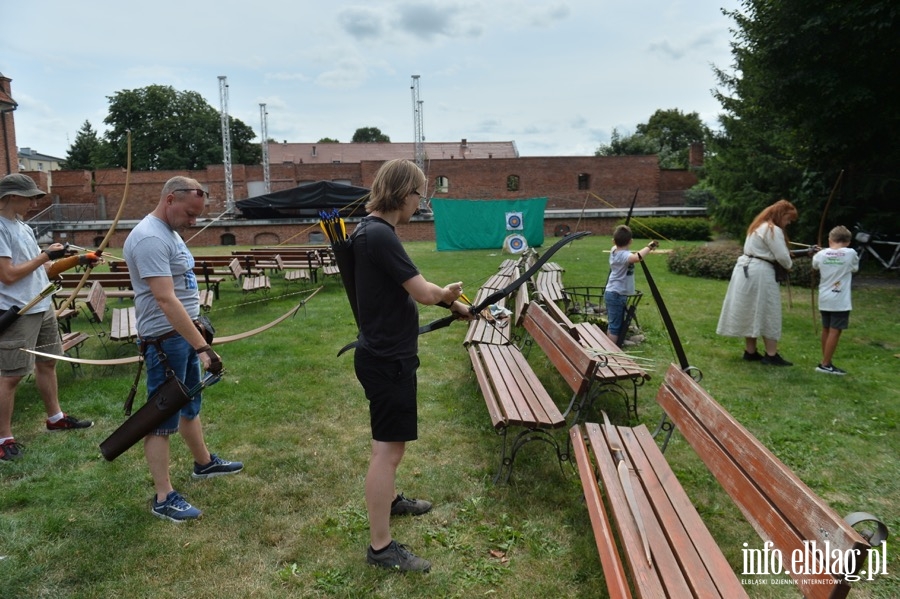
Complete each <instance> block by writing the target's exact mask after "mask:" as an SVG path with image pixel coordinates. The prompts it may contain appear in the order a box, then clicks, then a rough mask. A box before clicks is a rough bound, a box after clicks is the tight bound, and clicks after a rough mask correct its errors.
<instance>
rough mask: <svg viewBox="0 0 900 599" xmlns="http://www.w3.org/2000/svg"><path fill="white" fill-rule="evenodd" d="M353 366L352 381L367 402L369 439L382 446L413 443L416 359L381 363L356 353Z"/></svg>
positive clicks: (416, 434)
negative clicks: (364, 394) (369, 426)
mask: <svg viewBox="0 0 900 599" xmlns="http://www.w3.org/2000/svg"><path fill="white" fill-rule="evenodd" d="M353 365H354V368H355V370H356V378H357V379H359V382H360V384H361V385H362V387H363V389H364V390H365V392H366V398H367V399H368V400H369V421H370V424H371V426H372V439H374V440H375V441H383V442H406V441H415V440H416V439H417V438H418V429H417V423H418V414H417V407H416V391H417V384H418V383H417V378H416V369H418V367H419V358H418V356H413V357H411V358H406V359H402V360H385V359H383V358H379V357H377V356H373V355H372V354H370V353H368V352H367V351H365V350H361V349H357V350H356V352H355V354H354V358H353Z"/></svg>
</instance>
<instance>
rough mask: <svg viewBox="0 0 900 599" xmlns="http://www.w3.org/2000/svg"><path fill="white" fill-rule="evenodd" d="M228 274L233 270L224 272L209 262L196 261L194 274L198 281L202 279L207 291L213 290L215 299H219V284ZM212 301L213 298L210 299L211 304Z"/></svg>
mask: <svg viewBox="0 0 900 599" xmlns="http://www.w3.org/2000/svg"><path fill="white" fill-rule="evenodd" d="M227 274H231V271H228V272H227V273H224V272H222V271H221V270H217V269H216V267H215V266H213V265H212V264H210V263H209V262H197V261H194V275H195V276H196V277H197V280H198V283H199V282H200V280H201V279H202V281H203V284H204V286H205V287H206V291H208V292H212V295H213V296H214V299H219V285H221V284H222V281H224V280H225V276H226V275H227ZM211 302H212V300H210V305H212V304H211Z"/></svg>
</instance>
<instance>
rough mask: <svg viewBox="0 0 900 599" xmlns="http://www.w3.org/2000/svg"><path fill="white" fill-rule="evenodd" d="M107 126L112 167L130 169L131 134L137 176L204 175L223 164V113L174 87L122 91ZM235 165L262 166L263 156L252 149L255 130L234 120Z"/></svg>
mask: <svg viewBox="0 0 900 599" xmlns="http://www.w3.org/2000/svg"><path fill="white" fill-rule="evenodd" d="M108 99H109V114H108V115H107V117H106V119H105V120H104V123H106V124H107V125H108V126H109V127H110V129H109V130H108V131H107V133H106V135H105V147H104V155H105V159H106V160H107V162H108V166H124V165H125V164H126V158H127V156H126V152H127V147H126V146H127V144H126V135H127V131H129V130H130V131H131V138H132V142H131V145H132V168H134V170H138V171H140V170H182V169H183V170H200V169H204V168H206V167H207V166H208V165H210V164H222V163H223V162H224V155H223V150H222V127H221V119H220V113H219V111H217V110H216V109H215V108H213V107H212V106H210V105H209V104H208V103H207V102H206V100H204V99H203V97H202V96H201V95H200V94H198V93H197V92H178V91H176V90H175V89H174V88H172V87H170V86H162V85H150V86H148V87H144V88H140V89H136V90H123V91H120V92H116V94H115V95H113V96H110V97H108ZM230 134H231V152H232V155H231V160H232V162H233V163H235V164H259V162H260V160H261V156H262V150H261V148H260V147H259V145H258V144H254V143H251V140H252V139H253V138H254V137H256V134H255V133H254V132H253V129H252V128H250V127H249V126H247V125H245V124H244V123H243V122H241V121H240V120H239V119H235V118H232V119H231V130H230Z"/></svg>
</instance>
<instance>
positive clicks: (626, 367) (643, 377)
mask: <svg viewBox="0 0 900 599" xmlns="http://www.w3.org/2000/svg"><path fill="white" fill-rule="evenodd" d="M541 305H542V306H544V308H545V309H546V310H547V313H548V314H550V316H551V317H552V318H553V320H555V321H556V322H558V323H560V324H561V325H562V326H563V327H565V329H566V330H567V331H569V333H570V334H571V335H572V336H573V337H574V338H575V339H577V340H578V343H579V344H580V345H581V346H582V347H584V348H585V349H586V350H587V351H588V353H592V354H594V355H597V356H600V357H602V358H603V360H604V362H605V364H604V365H602V366H601V367H600V368H598V369H597V373H596V376H597V383H598V384H599V385H600V391H601V392H606V393H614V394H615V395H618V396H619V397H621V398H622V400H623V401H624V402H625V411H626V415H627V416H628V417H632V416H633V417H634V418H635V419H637V417H638V411H637V397H638V389H639V388H640V387H642V386H643V385H644V383H645V382H646V381H649V380H650V374H648V373H647V371H646V370H644V369H643V368H641V366H639V365H638V363H637V362H636V361H635V360H634V359H633V358H631V357H629V356H628V354H627V353H625V352H623V351H622V350H621V349H620V348H619V346H617V345H616V344H615V343H613V342H612V339H610V338H609V337H608V336H607V335H606V333H604V332H603V329H601V328H600V327H599V326H597V325H596V324H594V323H592V322H587V321H585V322H579V323H575V322H572V321H571V320H570V319H569V316H568V315H567V314H566V312H565V310H564V309H563V308H561V307H560V306H559V304H557V303H556V302H545V303H542V304H541ZM626 385H627V386H629V387H630V389H626ZM588 409H590V404H583V405H579V406H577V407H576V416H575V418H573V420H572V422H580V421H581V420H582V419H583V417H584V416H585V415H586V413H587V410H588Z"/></svg>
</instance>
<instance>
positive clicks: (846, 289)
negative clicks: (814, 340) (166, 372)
mask: <svg viewBox="0 0 900 599" xmlns="http://www.w3.org/2000/svg"><path fill="white" fill-rule="evenodd" d="M851 239H852V236H851V234H850V231H849V230H848V229H847V227H844V226H837V227H835V228H833V229H832V230H831V232H829V233H828V248H827V249H824V250H822V251H820V252H818V253H817V254H816V255H815V256H813V258H812V267H813V268H814V269H816V270H818V271H819V272H820V273H821V279H820V281H819V313H820V314H821V315H822V363H821V364H819V365H818V366H816V372H824V373H826V374H837V375H845V374H847V371H845V370H841V369H840V368H838V367H837V366H835V365H834V364H832V362H831V359H832V357H833V356H834V351H835V350H836V349H837V344H838V340H839V339H840V338H841V333H842V332H843V330H844V329H846V328H847V326H848V325H849V324H850V310H851V309H852V306H851V304H850V281H851V280H852V278H853V273H855V272H856V271H858V270H859V256H858V255H857V254H856V250H854V249H853V248H851V247H849V246H850V240H851Z"/></svg>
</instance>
